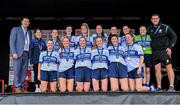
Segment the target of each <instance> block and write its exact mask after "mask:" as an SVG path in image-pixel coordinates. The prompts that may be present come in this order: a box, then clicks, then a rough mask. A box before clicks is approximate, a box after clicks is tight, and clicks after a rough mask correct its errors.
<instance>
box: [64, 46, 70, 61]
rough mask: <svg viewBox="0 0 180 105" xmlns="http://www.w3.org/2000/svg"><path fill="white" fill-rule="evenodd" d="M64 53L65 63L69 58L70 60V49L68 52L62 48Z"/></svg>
mask: <svg viewBox="0 0 180 105" xmlns="http://www.w3.org/2000/svg"><path fill="white" fill-rule="evenodd" d="M64 53H65V56H66V61H69V58H70V47H69V49H68V51H66V49H65V48H64Z"/></svg>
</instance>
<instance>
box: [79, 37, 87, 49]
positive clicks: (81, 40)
mask: <svg viewBox="0 0 180 105" xmlns="http://www.w3.org/2000/svg"><path fill="white" fill-rule="evenodd" d="M79 44H80V47H81V48H84V47H85V46H86V39H85V38H80V40H79Z"/></svg>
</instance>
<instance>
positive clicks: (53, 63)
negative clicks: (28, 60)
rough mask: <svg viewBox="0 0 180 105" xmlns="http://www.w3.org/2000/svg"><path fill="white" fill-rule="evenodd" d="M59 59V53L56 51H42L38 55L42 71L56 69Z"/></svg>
mask: <svg viewBox="0 0 180 105" xmlns="http://www.w3.org/2000/svg"><path fill="white" fill-rule="evenodd" d="M59 61H60V59H59V54H58V52H56V51H43V52H41V54H40V56H39V64H41V70H43V71H57V70H58V64H59Z"/></svg>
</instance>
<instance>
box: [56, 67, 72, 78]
mask: <svg viewBox="0 0 180 105" xmlns="http://www.w3.org/2000/svg"><path fill="white" fill-rule="evenodd" d="M74 76H75V70H74V67H72V68H70V69H68V70H66V71H63V72H59V73H58V77H59V78H65V79H74Z"/></svg>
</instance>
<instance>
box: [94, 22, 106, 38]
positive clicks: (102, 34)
mask: <svg viewBox="0 0 180 105" xmlns="http://www.w3.org/2000/svg"><path fill="white" fill-rule="evenodd" d="M97 26H101V27H102V25H101V24H98V25H96V27H97ZM102 29H103V27H102ZM96 34H97V32H96ZM101 36H102V38H103V39H104V38H105V34H104V31H103V30H102V33H101Z"/></svg>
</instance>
